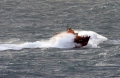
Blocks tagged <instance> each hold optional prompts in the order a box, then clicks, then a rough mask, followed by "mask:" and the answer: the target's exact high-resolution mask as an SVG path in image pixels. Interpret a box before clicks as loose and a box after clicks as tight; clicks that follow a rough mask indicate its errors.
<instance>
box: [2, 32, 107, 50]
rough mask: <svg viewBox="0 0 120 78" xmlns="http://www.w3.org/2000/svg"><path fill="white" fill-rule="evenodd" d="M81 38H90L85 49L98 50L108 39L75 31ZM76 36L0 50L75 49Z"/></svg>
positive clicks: (3, 45) (91, 33)
mask: <svg viewBox="0 0 120 78" xmlns="http://www.w3.org/2000/svg"><path fill="white" fill-rule="evenodd" d="M75 32H77V33H78V35H79V36H90V40H89V42H88V44H87V45H86V46H84V47H83V48H98V47H99V46H98V45H99V44H100V43H102V42H103V41H106V40H107V38H106V37H104V36H102V35H100V34H97V33H96V32H93V31H75ZM74 38H75V35H73V34H70V33H66V32H61V33H60V34H58V35H55V36H53V37H51V38H50V39H49V40H40V41H36V42H26V43H23V44H10V43H9V44H0V50H10V49H11V50H21V49H24V48H74V47H75V43H74Z"/></svg>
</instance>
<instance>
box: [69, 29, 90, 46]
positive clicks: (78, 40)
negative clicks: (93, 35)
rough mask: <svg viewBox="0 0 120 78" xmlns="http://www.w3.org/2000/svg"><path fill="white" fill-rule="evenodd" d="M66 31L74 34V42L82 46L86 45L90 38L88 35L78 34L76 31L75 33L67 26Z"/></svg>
mask: <svg viewBox="0 0 120 78" xmlns="http://www.w3.org/2000/svg"><path fill="white" fill-rule="evenodd" d="M67 33H71V34H74V35H75V36H76V37H75V39H74V42H75V43H77V44H80V45H81V46H82V47H83V46H86V45H87V44H88V41H89V39H90V36H79V35H78V33H76V32H75V31H74V30H73V29H72V28H68V30H67ZM81 46H77V45H76V46H75V48H79V47H81Z"/></svg>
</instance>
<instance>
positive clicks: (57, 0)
mask: <svg viewBox="0 0 120 78" xmlns="http://www.w3.org/2000/svg"><path fill="white" fill-rule="evenodd" d="M119 25H120V1H119V0H34V1H33V0H1V1H0V44H22V43H25V42H35V41H39V40H47V39H49V38H51V37H52V36H53V35H55V33H56V32H58V31H65V30H66V27H67V26H69V27H72V28H74V29H76V30H77V29H79V30H90V31H95V32H97V33H99V34H101V35H103V36H105V37H107V38H108V41H106V42H104V43H101V44H100V45H99V46H100V47H101V48H90V49H89V48H88V49H83V48H82V49H81V48H78V49H59V48H23V49H21V50H9V49H8V50H2V51H0V78H119V77H120V62H119V60H120V32H119V30H120V26H119Z"/></svg>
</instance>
